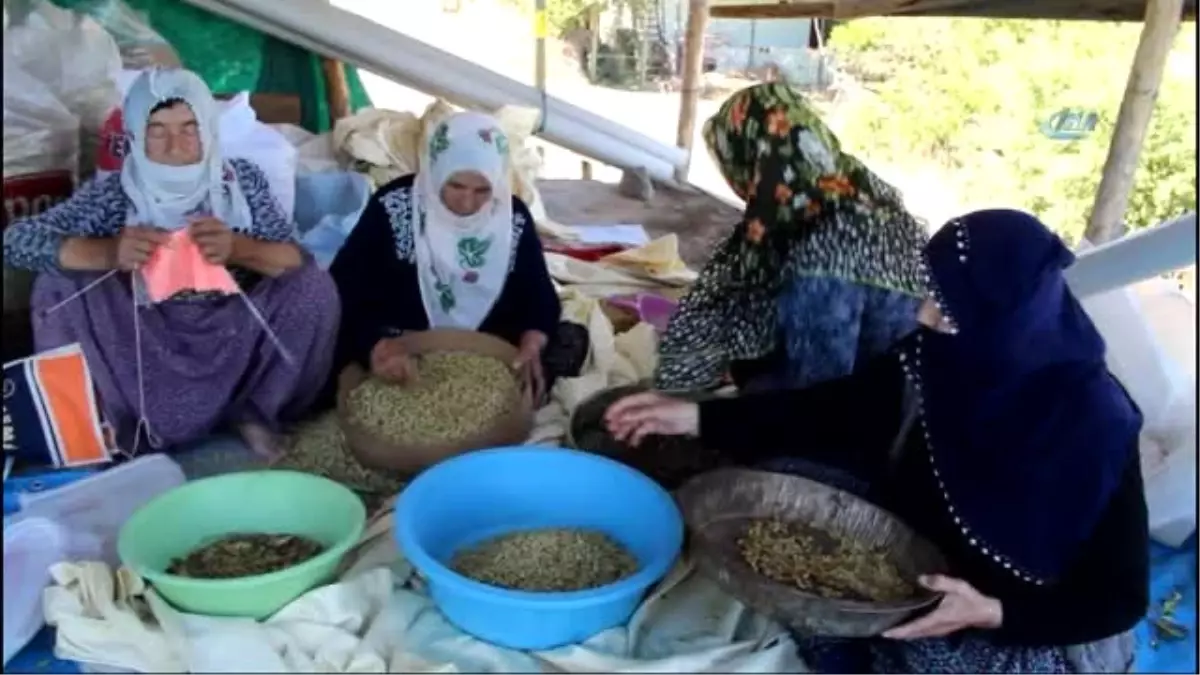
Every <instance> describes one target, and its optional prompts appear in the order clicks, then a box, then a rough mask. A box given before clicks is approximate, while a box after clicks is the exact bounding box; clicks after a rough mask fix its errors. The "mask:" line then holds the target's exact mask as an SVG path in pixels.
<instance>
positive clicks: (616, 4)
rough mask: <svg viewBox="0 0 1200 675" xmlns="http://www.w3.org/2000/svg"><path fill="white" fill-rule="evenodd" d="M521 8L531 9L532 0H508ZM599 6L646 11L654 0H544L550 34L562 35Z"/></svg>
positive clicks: (653, 5) (585, 20)
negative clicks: (594, 7) (590, 9)
mask: <svg viewBox="0 0 1200 675" xmlns="http://www.w3.org/2000/svg"><path fill="white" fill-rule="evenodd" d="M510 2H512V3H513V4H515V5H518V6H519V7H521V8H522V9H525V10H529V11H532V9H533V6H534V0H510ZM593 6H599V7H601V8H602V9H604V10H614V9H618V8H619V9H623V10H624V11H627V12H634V13H637V12H648V11H651V10H652V9H653V8H654V7H655V0H546V24H547V26H548V28H549V30H550V34H551V35H556V36H562V35H564V34H566V33H567V32H569V31H571V30H574V29H576V28H582V27H584V26H585V25H586V22H587V12H588V9H589V8H591V7H593Z"/></svg>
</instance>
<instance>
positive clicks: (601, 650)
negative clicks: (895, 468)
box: [46, 522, 806, 673]
mask: <svg viewBox="0 0 1200 675" xmlns="http://www.w3.org/2000/svg"><path fill="white" fill-rule="evenodd" d="M381 527H383V528H384V529H388V528H389V527H390V526H389V525H388V524H387V523H386V522H383V523H382V524H381ZM365 543H367V548H368V549H370V550H367V551H359V552H357V553H358V554H359V555H360V556H361V557H360V561H365V560H372V561H374V562H373V564H371V565H369V566H365V567H364V566H360V565H353V566H352V568H351V569H350V571H349V572H348V573H347V574H346V575H344V576H343V577H342V580H341V581H340V582H338V583H335V584H331V585H328V586H323V587H321V588H317V589H315V590H313V591H310V592H308V593H306V594H305V595H303V596H301V597H300V598H298V599H297V600H296V601H294V602H293V603H291V604H290V605H288V606H287V607H285V608H284V609H282V610H281V611H280V612H279V613H278V614H276V615H275V616H273V617H271V618H270V619H268V620H266V621H263V622H255V621H252V620H249V619H231V618H213V617H201V616H194V615H189V614H181V613H179V612H177V611H176V610H174V609H172V608H171V607H170V606H169V605H167V604H166V603H165V602H163V601H162V599H161V598H159V596H158V595H156V594H155V592H154V590H153V589H148V588H145V587H144V586H142V585H141V584H140V583H138V582H137V580H135V579H132V578H131V577H130V575H129V572H128V571H127V570H121V571H120V572H118V575H117V578H118V579H120V581H117V582H114V578H113V574H112V572H111V570H110V569H109V568H108V567H107V566H105V565H103V564H102V563H82V564H65V565H60V566H58V567H56V568H55V570H54V577H55V579H56V580H58V581H59V583H60V584H63V585H61V586H55V587H52V588H50V589H47V591H46V618H47V621H48V622H49V623H51V624H53V625H57V626H58V643H57V645H56V647H55V655H56V656H58V657H59V658H64V659H74V660H79V661H83V662H87V663H93V664H100V665H103V666H108V667H118V668H124V669H129V670H135V671H139V672H157V673H168V672H189V671H190V672H210V673H219V672H238V673H254V672H260V673H262V672H272V673H318V672H320V673H383V672H407V673H455V672H458V673H479V672H521V673H531V672H545V673H554V672H580V673H583V672H594V673H599V672H609V673H611V672H629V673H633V672H642V673H644V672H662V673H668V672H669V673H704V672H711V673H778V672H791V673H797V672H806V669H805V667H804V664H803V662H802V661H801V660H800V659H799V657H798V656H797V655H796V645H795V644H794V643H793V642H792V640H791V638H790V637H789V636H788V634H787V632H786V631H785V630H784V629H783V628H782V627H781V626H780V625H779V624H777V623H775V622H773V621H770V620H768V619H766V618H764V617H762V616H760V615H758V614H755V613H753V612H751V611H750V610H748V609H746V608H745V607H744V606H743V605H742V604H741V603H739V602H738V601H736V600H734V599H733V598H731V597H730V596H728V595H726V594H725V593H723V592H722V591H721V590H720V589H719V588H717V587H716V586H715V585H714V584H713V583H712V582H711V581H708V580H707V579H706V578H704V577H702V576H700V575H698V574H696V573H695V572H694V571H693V570H692V568H691V566H690V565H689V564H687V563H681V564H680V565H679V566H677V567H676V569H675V570H673V571H672V572H671V573H670V574H669V575H668V577H667V578H666V579H665V580H664V581H663V582H662V583H661V584H659V586H658V587H657V588H656V589H654V591H653V592H652V593H651V594H650V596H649V597H648V598H647V599H646V600H645V602H643V604H642V606H641V607H640V608H639V609H638V610H637V612H636V613H635V614H634V615H633V617H632V619H631V620H630V621H629V623H628V625H626V626H622V627H619V628H613V629H610V630H607V631H604V632H603V633H600V634H598V635H596V636H594V637H592V638H591V639H589V640H587V641H585V642H583V643H581V644H578V645H571V646H568V647H562V648H559V649H553V650H548V651H541V652H520V651H514V650H510V649H504V648H501V647H496V646H494V645H491V644H489V643H486V642H482V641H480V640H477V639H475V638H472V637H470V636H468V635H466V634H464V633H462V632H461V631H459V630H458V629H457V628H455V627H454V626H453V625H451V624H450V623H448V622H447V621H446V619H445V618H444V617H443V616H442V615H441V613H440V612H438V611H437V610H436V608H435V607H434V606H433V604H432V602H431V601H430V600H429V598H428V597H427V596H426V595H425V594H424V593H423V591H422V590H421V584H420V583H419V582H418V581H417V580H416V579H415V577H414V576H413V574H412V571H411V568H410V567H409V566H408V565H407V564H405V563H404V561H403V560H401V559H399V558H398V557H397V556H396V554H395V549H394V546H395V545H394V543H392V542H391V541H390V537H378V538H375V539H368V542H365ZM389 551H390V554H388V552H389ZM381 558H386V559H388V560H389V561H390V564H389V563H384V564H382V565H381V564H380V562H382V560H381ZM114 585H115V586H116V588H115V589H114ZM113 597H116V598H117V600H116V602H113V601H111V600H107V599H110V598H113ZM139 611H140V612H142V613H143V616H145V617H148V618H139V617H138V612H139Z"/></svg>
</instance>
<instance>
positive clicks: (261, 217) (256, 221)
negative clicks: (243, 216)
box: [229, 159, 296, 241]
mask: <svg viewBox="0 0 1200 675" xmlns="http://www.w3.org/2000/svg"><path fill="white" fill-rule="evenodd" d="M229 164H230V165H231V166H232V167H233V171H234V173H235V174H236V175H237V180H238V186H239V187H241V189H242V194H243V195H245V197H246V202H247V203H248V204H249V205H250V218H251V225H250V230H249V231H244V230H238V232H239V234H244V235H246V236H248V237H253V238H254V239H261V240H263V241H294V240H295V238H296V226H295V223H294V222H293V221H292V220H291V219H290V218H288V217H287V215H286V214H285V213H284V211H283V206H281V205H280V203H279V200H278V199H276V198H275V195H274V194H273V193H272V192H271V184H270V183H269V182H268V181H267V174H265V173H263V170H262V169H260V168H258V165H256V164H255V163H254V162H251V161H250V160H247V159H231V160H229ZM237 229H238V228H235V230H237Z"/></svg>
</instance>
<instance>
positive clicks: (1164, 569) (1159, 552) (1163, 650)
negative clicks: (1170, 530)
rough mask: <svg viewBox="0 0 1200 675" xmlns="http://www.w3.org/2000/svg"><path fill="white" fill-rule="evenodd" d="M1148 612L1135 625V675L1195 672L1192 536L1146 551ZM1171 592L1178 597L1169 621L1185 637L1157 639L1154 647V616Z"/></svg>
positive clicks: (1194, 556) (1193, 545)
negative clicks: (1178, 545)
mask: <svg viewBox="0 0 1200 675" xmlns="http://www.w3.org/2000/svg"><path fill="white" fill-rule="evenodd" d="M1150 556H1151V573H1150V613H1149V616H1148V617H1147V619H1146V620H1144V621H1142V622H1141V623H1140V624H1138V627H1137V636H1138V651H1137V659H1136V660H1135V662H1134V670H1135V671H1136V672H1139V673H1194V672H1196V535H1192V538H1191V539H1190V540H1188V542H1187V543H1185V544H1184V545H1183V547H1182V548H1178V549H1174V548H1168V547H1166V546H1160V545H1158V544H1154V545H1153V546H1152V547H1151V549H1150ZM1173 591H1178V592H1179V593H1180V595H1182V599H1181V600H1180V602H1179V605H1178V606H1177V607H1176V608H1175V611H1174V612H1173V613H1172V614H1171V616H1170V618H1171V620H1172V621H1174V622H1175V623H1178V624H1180V625H1182V626H1184V627H1185V628H1187V632H1188V635H1187V637H1185V638H1183V639H1180V640H1176V641H1171V642H1168V641H1162V640H1159V641H1158V644H1157V645H1154V644H1153V642H1154V628H1153V627H1152V626H1151V622H1152V620H1153V619H1154V618H1155V617H1156V616H1158V614H1159V611H1160V608H1161V607H1162V603H1163V600H1164V599H1166V598H1167V597H1168V596H1169V595H1170V594H1171V593H1172V592H1173Z"/></svg>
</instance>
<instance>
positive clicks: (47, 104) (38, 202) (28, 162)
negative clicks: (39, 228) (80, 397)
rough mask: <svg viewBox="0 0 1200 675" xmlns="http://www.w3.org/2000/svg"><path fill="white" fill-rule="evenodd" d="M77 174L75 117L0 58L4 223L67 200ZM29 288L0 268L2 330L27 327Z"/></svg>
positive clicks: (21, 277)
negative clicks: (0, 70) (0, 280)
mask: <svg viewBox="0 0 1200 675" xmlns="http://www.w3.org/2000/svg"><path fill="white" fill-rule="evenodd" d="M5 47H6V48H7V43H6V44H5ZM6 51H7V50H6ZM78 171H79V118H77V117H75V115H73V114H71V111H70V110H67V108H66V106H64V105H63V104H62V102H61V101H59V100H58V97H57V96H55V94H54V92H53V91H51V90H50V88H49V87H47V86H46V85H45V84H44V83H42V82H39V81H38V79H37V78H36V77H34V76H32V75H30V74H29V73H28V72H26V71H25V69H24V68H22V67H21V66H20V64H18V63H17V62H16V61H14V60H12V59H7V58H6V59H4V214H3V224H4V225H7V224H8V223H10V222H12V221H14V220H16V219H18V218H24V217H26V216H34V215H37V214H39V213H41V212H43V211H45V210H47V209H49V208H50V207H52V206H54V205H55V204H57V203H58V202H60V201H63V200H65V199H66V198H67V197H70V196H71V193H72V192H74V190H75V179H76V176H77V174H78ZM32 290H33V273H31V272H29V271H27V270H18V269H13V268H11V267H8V266H5V267H4V296H3V298H4V300H3V308H4V315H5V319H4V322H5V326H6V330H8V327H9V326H10V325H11V326H14V327H16V326H27V325H28V318H27V317H28V312H29V297H30V293H31V292H32ZM16 330H21V329H19V328H17V329H16ZM12 335H13V334H12V333H10V334H8V337H10V338H11V337H12ZM12 339H14V340H15V339H16V338H12Z"/></svg>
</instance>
